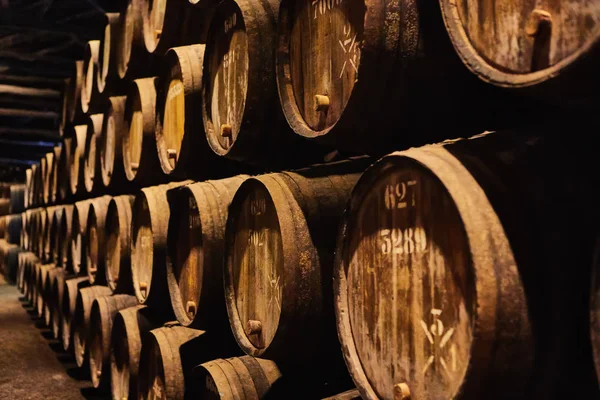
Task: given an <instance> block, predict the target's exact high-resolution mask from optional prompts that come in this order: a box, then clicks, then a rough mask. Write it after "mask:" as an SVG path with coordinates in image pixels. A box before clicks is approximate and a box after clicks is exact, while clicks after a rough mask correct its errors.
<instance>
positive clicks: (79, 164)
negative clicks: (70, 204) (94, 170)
mask: <svg viewBox="0 0 600 400" xmlns="http://www.w3.org/2000/svg"><path fill="white" fill-rule="evenodd" d="M74 130H75V136H73V138H72V141H71V157H70V158H71V163H70V165H69V186H70V190H71V195H72V196H77V195H80V194H82V193H83V192H84V190H85V183H84V179H83V177H84V172H83V168H84V165H85V160H86V154H85V144H86V142H87V134H88V129H87V125H77V126H76V127H75V128H74Z"/></svg>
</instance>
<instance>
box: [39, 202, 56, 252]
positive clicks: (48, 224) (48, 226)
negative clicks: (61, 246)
mask: <svg viewBox="0 0 600 400" xmlns="http://www.w3.org/2000/svg"><path fill="white" fill-rule="evenodd" d="M54 211H56V206H50V207H46V212H45V213H44V214H43V217H44V218H45V219H46V221H45V222H44V229H43V230H42V242H41V245H42V257H41V260H42V261H43V262H46V263H50V262H51V263H54V260H53V259H52V244H53V243H52V240H53V239H54V240H56V237H52V233H53V231H54V233H55V232H56V226H53V225H52V224H53V222H54Z"/></svg>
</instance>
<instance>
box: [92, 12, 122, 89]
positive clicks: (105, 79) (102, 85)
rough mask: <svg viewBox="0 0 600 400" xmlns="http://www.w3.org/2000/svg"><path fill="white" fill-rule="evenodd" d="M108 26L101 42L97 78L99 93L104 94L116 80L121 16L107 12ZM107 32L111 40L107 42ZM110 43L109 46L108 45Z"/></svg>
mask: <svg viewBox="0 0 600 400" xmlns="http://www.w3.org/2000/svg"><path fill="white" fill-rule="evenodd" d="M105 15H106V25H105V26H104V34H103V36H102V40H101V41H100V46H99V48H98V72H97V74H96V76H95V79H96V87H97V88H98V93H99V94H103V93H105V92H106V91H107V88H108V87H109V86H110V84H111V82H112V81H113V80H115V78H116V75H117V74H116V71H115V68H116V60H115V54H114V53H115V50H116V49H117V48H118V42H119V35H118V23H119V16H120V14H119V13H117V12H107V13H106V14H105ZM107 32H108V35H109V40H108V41H107V40H106V36H107ZM107 42H108V44H107ZM106 46H108V56H109V59H108V62H107V61H106V60H105V59H104V58H105V56H106V52H107V49H106Z"/></svg>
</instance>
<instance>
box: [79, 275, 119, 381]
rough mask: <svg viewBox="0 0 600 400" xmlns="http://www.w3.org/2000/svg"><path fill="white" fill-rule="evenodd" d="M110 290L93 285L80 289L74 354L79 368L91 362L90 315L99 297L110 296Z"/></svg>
mask: <svg viewBox="0 0 600 400" xmlns="http://www.w3.org/2000/svg"><path fill="white" fill-rule="evenodd" d="M110 294H111V292H110V289H109V288H107V287H106V286H99V285H93V286H90V287H86V288H83V289H79V293H77V300H76V302H75V313H74V314H73V315H72V316H73V320H72V323H73V352H74V353H75V362H76V363H77V366H78V367H79V368H84V370H85V367H84V365H85V364H87V363H88V361H89V343H90V314H91V312H92V304H93V303H94V300H96V299H97V298H99V297H104V296H110Z"/></svg>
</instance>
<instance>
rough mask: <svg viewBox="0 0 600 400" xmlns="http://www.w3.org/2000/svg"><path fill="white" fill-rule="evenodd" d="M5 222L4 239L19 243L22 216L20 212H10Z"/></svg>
mask: <svg viewBox="0 0 600 400" xmlns="http://www.w3.org/2000/svg"><path fill="white" fill-rule="evenodd" d="M7 218H8V222H7V224H6V235H5V237H6V241H7V242H8V243H12V244H17V245H18V244H19V242H20V241H21V229H23V217H21V214H11V215H9V216H8V217H7Z"/></svg>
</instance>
